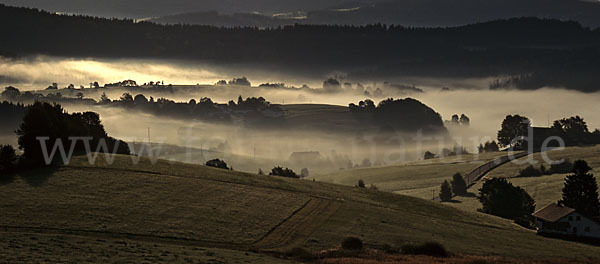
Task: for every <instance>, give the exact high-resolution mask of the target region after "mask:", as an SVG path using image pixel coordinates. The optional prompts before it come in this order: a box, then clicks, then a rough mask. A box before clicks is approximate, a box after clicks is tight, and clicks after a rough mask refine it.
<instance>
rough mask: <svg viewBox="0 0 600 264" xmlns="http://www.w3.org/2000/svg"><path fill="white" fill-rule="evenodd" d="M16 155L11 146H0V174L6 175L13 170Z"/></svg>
mask: <svg viewBox="0 0 600 264" xmlns="http://www.w3.org/2000/svg"><path fill="white" fill-rule="evenodd" d="M16 162H17V153H16V152H15V149H14V148H13V146H11V145H0V172H2V173H7V172H11V171H13V170H14V169H15V167H16V166H15V163H16Z"/></svg>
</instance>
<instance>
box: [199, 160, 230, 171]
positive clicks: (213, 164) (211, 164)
mask: <svg viewBox="0 0 600 264" xmlns="http://www.w3.org/2000/svg"><path fill="white" fill-rule="evenodd" d="M205 165H206V166H209V167H213V168H219V169H225V170H233V168H230V167H228V166H227V163H226V162H225V161H223V160H220V159H212V160H209V161H207V162H206V163H205Z"/></svg>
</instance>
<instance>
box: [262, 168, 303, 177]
mask: <svg viewBox="0 0 600 264" xmlns="http://www.w3.org/2000/svg"><path fill="white" fill-rule="evenodd" d="M269 175H272V176H280V177H286V178H300V176H298V174H296V173H295V172H294V171H293V170H291V169H288V168H285V169H284V168H282V167H279V166H277V167H275V168H273V169H271V173H269Z"/></svg>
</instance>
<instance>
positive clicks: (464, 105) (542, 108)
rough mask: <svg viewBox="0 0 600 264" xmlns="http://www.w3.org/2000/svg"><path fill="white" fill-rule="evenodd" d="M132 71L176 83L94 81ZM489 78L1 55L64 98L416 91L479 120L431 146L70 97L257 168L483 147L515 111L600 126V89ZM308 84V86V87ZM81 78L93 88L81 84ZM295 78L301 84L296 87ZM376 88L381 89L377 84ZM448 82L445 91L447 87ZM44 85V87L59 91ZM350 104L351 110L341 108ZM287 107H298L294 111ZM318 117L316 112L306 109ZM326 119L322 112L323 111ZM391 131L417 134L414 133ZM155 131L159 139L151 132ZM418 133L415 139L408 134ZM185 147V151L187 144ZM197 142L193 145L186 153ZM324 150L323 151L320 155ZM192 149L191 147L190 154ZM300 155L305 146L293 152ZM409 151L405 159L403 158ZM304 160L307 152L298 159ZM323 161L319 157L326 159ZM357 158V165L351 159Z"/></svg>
mask: <svg viewBox="0 0 600 264" xmlns="http://www.w3.org/2000/svg"><path fill="white" fill-rule="evenodd" d="M241 76H246V77H248V79H249V80H250V81H251V82H252V86H238V85H213V84H214V83H216V82H217V81H219V80H231V79H232V78H236V77H241ZM329 77H333V78H336V79H337V80H338V81H339V82H340V86H339V88H338V89H323V81H324V80H325V79H326V78H329ZM126 79H132V80H135V81H137V83H138V84H142V83H149V82H151V81H152V82H156V81H161V82H162V81H164V83H165V86H166V85H168V84H173V86H172V87H173V88H172V90H168V91H166V90H160V89H146V88H144V87H141V88H140V87H137V88H129V87H125V88H108V89H87V88H89V84H90V83H92V82H94V81H97V82H99V83H100V85H102V84H105V83H113V82H117V81H122V80H126ZM492 79H494V78H489V79H436V78H417V77H412V78H408V77H390V78H389V79H387V80H370V79H361V80H356V79H353V78H352V76H351V75H348V74H346V73H341V72H335V71H332V72H326V73H322V74H312V75H311V74H298V75H293V74H290V73H283V72H277V71H271V70H269V69H261V68H256V67H255V68H248V67H235V66H231V65H230V66H222V65H221V66H214V65H210V64H202V63H196V64H193V63H189V62H187V63H180V62H175V61H172V62H169V61H151V60H96V59H63V58H53V57H36V58H30V59H21V60H12V59H0V85H2V86H8V85H12V86H15V87H17V88H19V89H21V90H22V91H26V90H43V89H45V88H46V87H47V86H48V85H50V84H51V83H55V82H56V83H58V87H59V88H61V87H65V86H67V85H68V84H74V86H75V88H76V89H71V90H58V92H61V93H63V96H64V97H75V93H78V92H83V93H84V94H85V97H86V98H93V99H95V100H98V99H99V97H100V95H101V93H106V94H107V95H108V96H109V97H110V98H111V99H118V98H119V97H120V96H121V95H122V94H123V93H124V92H129V93H131V94H132V95H133V96H135V95H136V94H144V95H145V96H146V97H148V98H149V97H150V96H153V97H154V98H159V97H165V98H167V99H172V100H175V101H181V102H187V101H189V100H190V99H195V100H196V101H198V100H199V99H200V98H202V97H209V98H212V100H213V101H215V102H218V103H227V102H228V101H229V100H234V101H236V100H237V98H238V96H241V97H243V98H247V97H264V98H265V99H266V100H267V101H270V102H271V103H272V104H285V105H289V104H313V105H316V104H328V105H339V106H345V107H347V106H348V104H350V103H355V104H357V103H358V102H359V101H360V100H365V98H369V99H371V100H373V101H374V102H375V103H377V102H379V101H381V100H383V99H385V98H389V97H393V98H405V97H412V98H415V99H417V100H420V101H421V102H423V103H424V104H426V105H427V106H429V107H431V108H433V109H434V110H435V111H437V112H438V113H439V114H440V115H441V116H442V119H443V120H449V119H451V116H452V115H454V114H458V115H461V114H465V115H467V116H468V117H469V118H470V121H471V122H470V126H468V127H464V126H447V128H448V130H449V132H450V136H451V137H452V138H453V140H451V141H448V140H446V141H445V142H443V143H441V144H438V143H436V141H435V140H431V141H429V142H427V143H426V144H425V145H422V146H417V145H415V144H412V143H411V144H404V145H400V144H397V143H388V144H381V143H372V142H371V143H370V142H369V140H370V137H372V135H361V136H360V137H358V136H356V135H352V133H344V132H345V131H340V133H330V132H324V131H320V130H318V129H311V127H304V128H303V129H302V130H298V131H289V130H281V131H280V130H277V129H266V128H265V129H261V128H252V129H250V128H247V127H244V126H241V125H237V124H229V125H224V124H214V123H208V122H201V121H196V120H177V119H173V118H165V117H157V116H154V115H152V114H149V113H143V112H139V111H129V110H127V109H123V108H117V107H107V106H99V105H84V104H66V105H64V107H65V109H67V110H68V111H69V112H81V111H95V112H98V113H99V114H100V116H101V119H102V122H103V124H104V126H105V128H106V130H107V132H108V134H109V135H111V136H114V137H116V138H119V139H123V140H125V141H128V142H148V140H150V141H151V142H152V143H165V144H170V145H174V146H181V147H187V149H186V148H181V147H180V148H166V149H165V152H163V153H161V154H160V155H161V157H164V158H170V159H176V160H180V161H188V162H196V163H203V162H205V161H206V160H207V159H208V158H216V157H220V158H225V159H229V160H227V162H229V163H230V165H232V166H233V167H234V168H235V169H239V170H245V171H250V172H256V170H257V169H258V168H262V169H263V170H265V171H268V169H270V168H272V167H273V166H277V165H284V166H291V167H292V168H293V169H295V170H300V169H301V167H303V166H304V165H301V164H299V163H302V162H304V161H302V159H316V160H317V161H315V160H312V161H311V162H313V163H315V162H316V163H317V164H318V165H315V166H314V167H315V169H314V171H316V172H328V171H332V170H338V169H340V168H348V167H351V166H356V165H358V166H361V164H362V163H364V162H366V161H365V160H368V162H369V163H371V164H370V165H385V164H387V165H390V164H397V163H403V162H410V161H413V160H417V159H420V158H422V154H423V152H424V151H425V150H431V151H434V152H437V153H439V150H440V149H441V148H443V147H446V148H447V147H452V146H454V145H458V146H463V147H465V148H466V149H467V150H468V151H469V152H475V151H476V147H477V145H479V143H481V142H484V141H486V140H491V139H495V138H496V133H497V131H498V130H499V129H500V124H501V122H502V120H503V119H504V117H505V116H506V115H509V114H520V115H524V116H526V117H528V118H530V120H531V121H532V122H533V125H534V126H547V125H548V124H549V122H550V124H551V122H552V121H553V120H557V119H561V118H564V117H570V116H575V115H579V116H581V117H583V118H585V121H586V122H587V124H588V127H589V128H590V130H593V129H594V128H599V127H600V116H598V115H597V113H598V111H599V110H600V108H599V106H598V100H599V99H600V93H581V92H576V91H570V90H564V89H558V88H545V89H540V90H533V91H519V90H489V89H488V85H489V83H490V80H492ZM262 83H270V84H274V83H285V84H286V85H285V86H284V87H280V86H263V87H257V86H258V85H259V84H262ZM303 84H307V86H308V87H304V88H299V87H301V86H302V85H303ZM80 85H82V86H84V87H86V89H84V90H79V89H77V88H78V87H79V86H80ZM292 86H295V87H292ZM377 88H381V89H379V91H377V90H378V89H377ZM442 88H444V89H442ZM55 92H57V91H56V90H53V91H43V93H46V94H47V93H55ZM340 109H342V108H340ZM340 109H338V110H336V111H345V110H340ZM286 114H290V113H289V112H287V113H286ZM307 116H309V117H310V113H308V114H307ZM314 118H316V119H317V120H318V118H319V116H314ZM395 136H398V135H392V136H390V140H392V141H394V142H398V140H397V139H398V137H402V138H403V139H410V138H411V137H414V135H413V134H410V135H408V134H404V135H399V136H398V137H395ZM149 137H150V139H149ZM0 141H1V142H0V143H9V144H16V136H11V135H2V136H0ZM407 141H410V140H407ZM183 150H186V151H185V152H182V151H183ZM187 150H189V151H187ZM169 152H171V153H169ZM316 152H318V154H315V153H316ZM190 153H191V154H190ZM293 153H297V154H295V155H293ZM401 156H402V157H401ZM298 159H299V160H298ZM321 161H323V162H322V164H321V163H319V162H321ZM349 163H350V164H349Z"/></svg>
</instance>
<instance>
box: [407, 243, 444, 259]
mask: <svg viewBox="0 0 600 264" xmlns="http://www.w3.org/2000/svg"><path fill="white" fill-rule="evenodd" d="M402 254H407V255H426V256H432V257H441V258H444V257H448V256H449V255H450V254H449V253H448V251H446V248H445V247H444V246H443V245H442V244H440V243H437V242H427V243H425V244H422V245H416V246H415V245H404V246H402Z"/></svg>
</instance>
